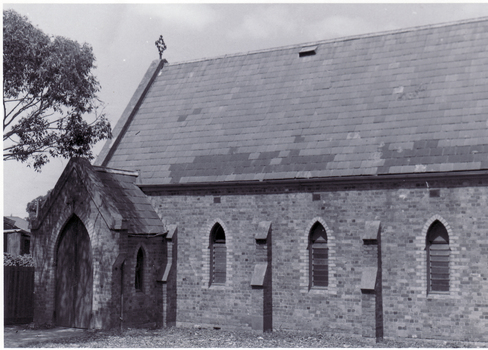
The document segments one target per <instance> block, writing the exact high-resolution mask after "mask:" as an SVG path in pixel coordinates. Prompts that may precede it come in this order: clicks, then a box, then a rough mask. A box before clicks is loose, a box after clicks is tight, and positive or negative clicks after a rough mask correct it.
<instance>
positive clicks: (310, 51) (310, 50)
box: [298, 46, 317, 57]
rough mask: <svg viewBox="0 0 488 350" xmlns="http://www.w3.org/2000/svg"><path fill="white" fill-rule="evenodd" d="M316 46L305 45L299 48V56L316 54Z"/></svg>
mask: <svg viewBox="0 0 488 350" xmlns="http://www.w3.org/2000/svg"><path fill="white" fill-rule="evenodd" d="M316 50H317V46H307V47H304V48H302V49H301V50H300V52H299V53H298V56H299V57H305V56H313V55H315V54H316Z"/></svg>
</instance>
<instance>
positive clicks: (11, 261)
mask: <svg viewBox="0 0 488 350" xmlns="http://www.w3.org/2000/svg"><path fill="white" fill-rule="evenodd" d="M3 266H34V258H32V255H30V254H25V255H13V254H10V253H3Z"/></svg>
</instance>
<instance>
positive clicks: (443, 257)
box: [426, 220, 450, 292]
mask: <svg viewBox="0 0 488 350" xmlns="http://www.w3.org/2000/svg"><path fill="white" fill-rule="evenodd" d="M426 250H427V286H428V291H429V292H448V291H449V251H450V249H449V235H448V233H447V230H446V228H445V227H444V225H443V224H442V223H441V222H440V221H439V220H436V221H434V222H433V223H432V225H430V227H429V230H428V231H427V239H426Z"/></svg>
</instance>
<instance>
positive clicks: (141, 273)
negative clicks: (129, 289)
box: [134, 248, 144, 291]
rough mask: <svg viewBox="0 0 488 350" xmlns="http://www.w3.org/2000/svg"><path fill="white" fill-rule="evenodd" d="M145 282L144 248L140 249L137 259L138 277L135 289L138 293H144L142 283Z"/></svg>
mask: <svg viewBox="0 0 488 350" xmlns="http://www.w3.org/2000/svg"><path fill="white" fill-rule="evenodd" d="M143 281H144V252H143V251H142V248H139V251H138V252H137V258H136V277H135V282H134V285H135V288H136V290H137V291H142V283H143Z"/></svg>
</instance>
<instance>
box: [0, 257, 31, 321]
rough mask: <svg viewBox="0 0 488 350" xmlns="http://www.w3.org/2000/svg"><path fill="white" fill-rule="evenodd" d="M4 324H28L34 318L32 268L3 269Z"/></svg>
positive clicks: (10, 267) (8, 267)
mask: <svg viewBox="0 0 488 350" xmlns="http://www.w3.org/2000/svg"><path fill="white" fill-rule="evenodd" d="M3 272H4V275H3V276H4V277H3V279H4V280H3V282H4V284H3V295H4V299H3V300H4V301H3V310H4V316H3V317H4V322H5V324H6V325H9V324H22V323H30V322H32V320H33V318H34V267H23V266H4V267H3Z"/></svg>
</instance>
